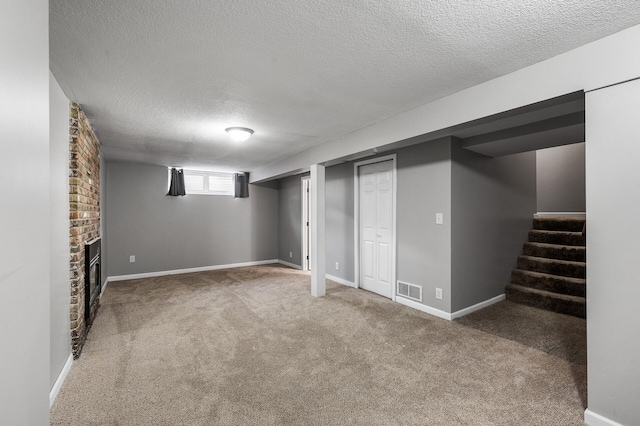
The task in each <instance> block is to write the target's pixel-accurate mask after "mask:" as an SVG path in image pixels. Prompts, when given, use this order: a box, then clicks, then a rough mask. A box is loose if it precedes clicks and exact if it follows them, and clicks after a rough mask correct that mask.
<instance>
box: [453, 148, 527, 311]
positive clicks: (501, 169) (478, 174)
mask: <svg viewBox="0 0 640 426" xmlns="http://www.w3.org/2000/svg"><path fill="white" fill-rule="evenodd" d="M451 152H452V166H451V211H452V215H453V216H452V219H451V291H452V292H453V295H452V305H451V310H452V312H455V311H458V310H460V309H464V308H467V307H469V306H473V305H475V304H476V303H479V302H483V301H485V300H488V299H491V298H492V297H495V296H498V295H500V294H504V287H505V285H507V284H509V282H510V277H511V270H512V269H513V268H514V267H515V265H516V260H517V257H518V255H519V254H520V253H521V252H522V243H523V242H524V241H526V239H527V233H528V231H529V230H530V229H531V223H532V219H533V214H534V213H535V212H536V154H535V152H527V153H523V154H514V155H508V156H504V157H496V158H491V157H485V156H483V155H480V154H476V153H474V152H471V151H468V150H465V149H462V148H461V147H460V145H459V143H458V142H454V143H453V144H452V150H451Z"/></svg>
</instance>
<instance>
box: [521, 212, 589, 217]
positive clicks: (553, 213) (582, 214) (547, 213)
mask: <svg viewBox="0 0 640 426" xmlns="http://www.w3.org/2000/svg"><path fill="white" fill-rule="evenodd" d="M544 216H585V217H586V216H587V213H586V212H538V213H536V214H534V215H533V217H534V218H537V217H544Z"/></svg>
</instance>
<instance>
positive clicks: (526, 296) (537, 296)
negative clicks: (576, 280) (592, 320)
mask: <svg viewBox="0 0 640 426" xmlns="http://www.w3.org/2000/svg"><path fill="white" fill-rule="evenodd" d="M505 293H506V295H507V299H508V300H511V301H512V302H516V303H522V304H524V305H529V306H534V307H537V308H542V309H546V310H549V311H554V312H558V313H561V314H567V315H573V316H575V317H580V318H586V311H587V309H586V299H585V298H584V297H578V296H570V295H566V294H557V293H552V292H549V291H544V290H538V289H535V288H530V287H524V286H521V285H518V284H508V285H507V286H506V288H505Z"/></svg>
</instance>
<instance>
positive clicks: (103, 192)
mask: <svg viewBox="0 0 640 426" xmlns="http://www.w3.org/2000/svg"><path fill="white" fill-rule="evenodd" d="M107 216H108V215H107V161H106V160H105V159H104V156H103V155H102V154H101V155H100V237H101V239H100V268H101V270H100V275H101V278H102V285H103V287H102V290H103V291H104V284H105V282H106V281H107V278H108V277H109V259H108V258H109V253H108V252H107V238H106V235H107Z"/></svg>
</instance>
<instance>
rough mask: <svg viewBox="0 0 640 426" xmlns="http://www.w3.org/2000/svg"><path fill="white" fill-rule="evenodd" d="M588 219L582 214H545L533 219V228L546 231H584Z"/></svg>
mask: <svg viewBox="0 0 640 426" xmlns="http://www.w3.org/2000/svg"><path fill="white" fill-rule="evenodd" d="M585 221H586V218H585V217H580V216H544V217H536V218H535V219H533V228H534V229H539V230H546V231H569V232H582V228H583V226H584V223H585Z"/></svg>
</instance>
